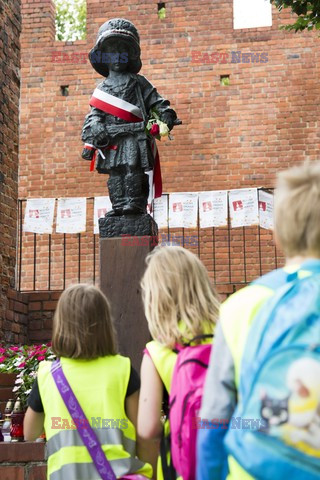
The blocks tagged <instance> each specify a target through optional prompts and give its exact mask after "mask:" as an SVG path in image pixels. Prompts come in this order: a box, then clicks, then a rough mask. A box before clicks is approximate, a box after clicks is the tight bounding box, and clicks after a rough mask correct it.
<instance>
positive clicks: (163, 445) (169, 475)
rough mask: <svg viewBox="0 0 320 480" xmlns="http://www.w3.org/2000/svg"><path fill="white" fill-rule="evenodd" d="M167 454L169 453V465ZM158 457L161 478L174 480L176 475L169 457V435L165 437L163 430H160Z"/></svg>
mask: <svg viewBox="0 0 320 480" xmlns="http://www.w3.org/2000/svg"><path fill="white" fill-rule="evenodd" d="M168 452H170V463H168V457H167V455H168ZM160 457H161V467H162V473H163V478H164V479H165V480H176V478H177V473H176V471H175V468H174V466H173V464H172V457H171V435H170V433H169V435H165V432H164V428H163V429H162V436H161V441H160Z"/></svg>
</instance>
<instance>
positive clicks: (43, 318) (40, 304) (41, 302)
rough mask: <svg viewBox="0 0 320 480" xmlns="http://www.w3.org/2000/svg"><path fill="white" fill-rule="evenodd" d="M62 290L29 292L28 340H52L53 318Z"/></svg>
mask: <svg viewBox="0 0 320 480" xmlns="http://www.w3.org/2000/svg"><path fill="white" fill-rule="evenodd" d="M60 295H61V292H32V293H29V294H28V298H29V305H28V340H29V343H44V342H49V341H50V340H51V332H52V318H53V314H54V311H55V309H56V306H57V302H58V300H59V297H60Z"/></svg>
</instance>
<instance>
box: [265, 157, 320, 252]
mask: <svg viewBox="0 0 320 480" xmlns="http://www.w3.org/2000/svg"><path fill="white" fill-rule="evenodd" d="M274 201H275V210H274V212H275V215H274V216H275V234H276V238H277V239H278V241H279V243H280V245H281V248H282V249H283V251H284V254H285V255H286V256H287V257H289V258H290V257H293V256H296V255H304V256H305V255H310V256H316V257H319V258H320V162H316V163H313V164H311V163H305V164H303V165H300V166H296V167H293V168H290V169H289V170H285V171H283V172H280V173H279V174H278V181H277V188H276V191H275V199H274Z"/></svg>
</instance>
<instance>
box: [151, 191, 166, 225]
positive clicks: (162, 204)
mask: <svg viewBox="0 0 320 480" xmlns="http://www.w3.org/2000/svg"><path fill="white" fill-rule="evenodd" d="M153 218H154V220H155V221H156V222H157V224H158V227H159V228H167V227H168V195H161V197H159V198H155V199H154V201H153Z"/></svg>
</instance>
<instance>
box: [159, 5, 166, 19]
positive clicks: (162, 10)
mask: <svg viewBox="0 0 320 480" xmlns="http://www.w3.org/2000/svg"><path fill="white" fill-rule="evenodd" d="M158 17H159V20H164V19H165V18H166V9H165V7H163V8H160V10H158Z"/></svg>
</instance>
